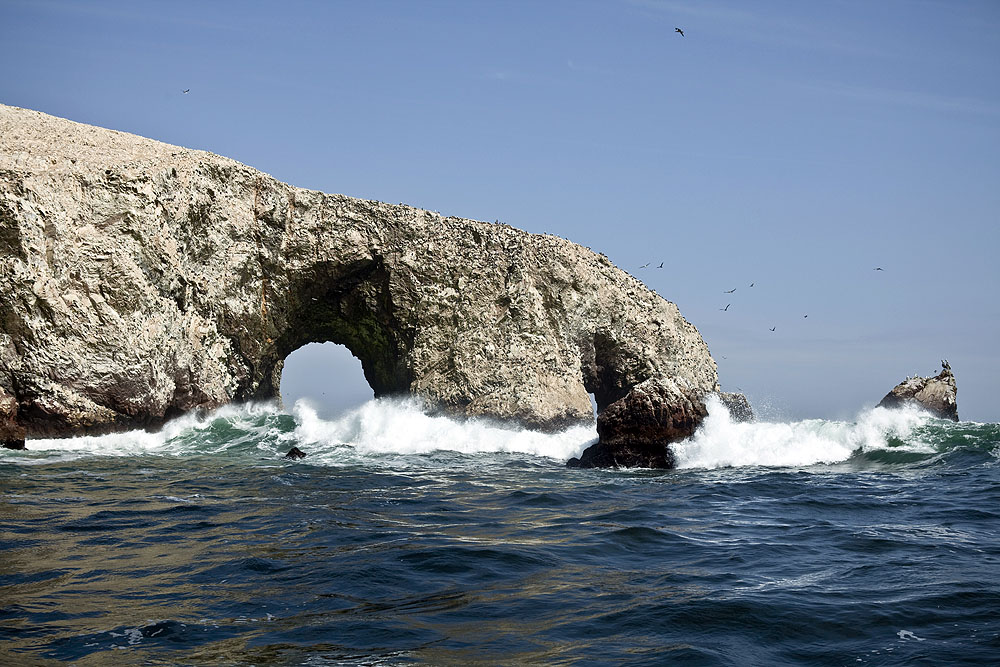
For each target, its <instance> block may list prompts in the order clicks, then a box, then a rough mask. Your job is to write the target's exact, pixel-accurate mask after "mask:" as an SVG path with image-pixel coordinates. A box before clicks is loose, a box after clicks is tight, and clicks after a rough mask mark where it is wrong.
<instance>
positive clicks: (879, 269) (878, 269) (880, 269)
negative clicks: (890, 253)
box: [873, 266, 885, 271]
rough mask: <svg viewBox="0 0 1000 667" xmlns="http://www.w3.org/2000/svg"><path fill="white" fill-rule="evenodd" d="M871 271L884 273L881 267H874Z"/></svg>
mask: <svg viewBox="0 0 1000 667" xmlns="http://www.w3.org/2000/svg"><path fill="white" fill-rule="evenodd" d="M873 270H874V271H884V270H885V269H883V268H882V267H881V266H876V267H875V268H874V269H873Z"/></svg>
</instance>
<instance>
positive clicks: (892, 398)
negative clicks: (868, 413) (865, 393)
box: [877, 361, 958, 421]
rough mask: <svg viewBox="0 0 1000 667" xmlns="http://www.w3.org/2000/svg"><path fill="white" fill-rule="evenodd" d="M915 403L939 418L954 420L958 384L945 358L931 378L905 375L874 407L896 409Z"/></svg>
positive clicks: (956, 411) (956, 416) (956, 418)
mask: <svg viewBox="0 0 1000 667" xmlns="http://www.w3.org/2000/svg"><path fill="white" fill-rule="evenodd" d="M908 404H912V405H918V406H920V407H921V408H923V409H924V410H926V411H927V412H929V413H931V414H932V415H934V416H935V417H938V418H940V419H951V420H952V421H958V385H957V384H956V383H955V376H954V374H953V373H952V372H951V365H950V364H949V363H948V362H947V361H942V362H941V372H940V373H938V374H937V375H936V376H935V377H929V378H925V377H916V376H915V377H911V378H906V379H905V380H903V381H902V382H900V383H899V384H897V385H896V386H895V387H893V389H892V391H890V392H889V393H888V394H886V395H885V398H883V399H882V400H881V401H879V404H878V406H877V407H880V408H898V407H902V406H904V405H908Z"/></svg>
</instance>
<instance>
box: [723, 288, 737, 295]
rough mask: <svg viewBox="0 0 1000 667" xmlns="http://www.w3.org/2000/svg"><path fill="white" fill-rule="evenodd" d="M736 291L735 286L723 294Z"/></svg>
mask: <svg viewBox="0 0 1000 667" xmlns="http://www.w3.org/2000/svg"><path fill="white" fill-rule="evenodd" d="M735 291H736V288H735V287H734V288H733V289H730V290H726V291H725V292H723V294H732V293H733V292H735Z"/></svg>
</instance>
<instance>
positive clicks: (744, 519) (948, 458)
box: [0, 402, 1000, 665]
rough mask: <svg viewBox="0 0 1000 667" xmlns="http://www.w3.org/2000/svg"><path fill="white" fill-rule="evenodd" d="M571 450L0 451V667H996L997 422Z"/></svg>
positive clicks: (919, 421) (207, 443)
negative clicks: (617, 462) (605, 457)
mask: <svg viewBox="0 0 1000 667" xmlns="http://www.w3.org/2000/svg"><path fill="white" fill-rule="evenodd" d="M593 438H594V433H593V432H592V430H590V429H577V430H573V431H568V432H566V433H563V434H558V435H554V436H553V435H542V434H538V433H532V432H527V431H510V430H504V429H502V428H499V427H497V426H491V425H489V424H481V423H464V424H460V423H456V422H453V421H450V420H447V419H444V418H440V417H438V418H434V417H427V416H424V415H423V414H421V413H420V412H419V410H417V409H415V408H414V407H413V406H410V405H407V404H400V403H391V402H372V403H369V404H367V405H366V406H363V407H362V408H360V409H359V410H357V411H355V412H353V413H351V414H349V415H346V416H344V417H342V418H341V419H339V420H335V421H324V420H322V419H320V418H319V417H317V416H316V414H315V413H313V412H312V411H311V410H309V409H308V408H307V407H305V406H303V405H299V406H297V407H296V409H295V410H294V411H293V412H292V414H283V413H281V412H278V411H277V410H276V409H275V408H273V407H267V406H256V407H254V406H248V407H243V408H239V409H235V408H233V409H227V410H223V411H220V412H219V413H216V414H215V415H212V416H209V417H207V418H204V419H201V420H197V419H193V418H186V419H183V420H179V421H177V422H174V423H172V424H170V425H169V426H168V427H167V428H166V429H164V431H163V432H162V433H159V434H146V433H133V434H120V435H115V436H106V437H102V438H78V439H74V440H53V441H31V442H29V443H28V444H29V447H30V448H31V451H29V452H8V451H2V452H0V526H2V528H0V530H2V532H3V540H2V543H0V663H3V664H5V665H6V664H13V665H17V664H32V665H33V664H45V663H46V662H48V661H51V662H53V663H56V662H73V663H76V664H80V665H105V664H257V665H264V664H309V665H326V664H406V663H413V662H427V663H433V664H441V663H445V664H518V663H536V664H603V663H611V662H626V663H629V664H673V663H678V664H693V665H701V664H704V665H797V664H830V665H864V664H869V665H894V664H906V665H944V664H951V665H955V664H984V665H987V664H997V663H998V661H1000V660H998V658H1000V522H998V518H1000V467H998V463H1000V461H998V457H1000V426H998V425H996V424H975V423H965V422H963V423H958V424H952V423H950V422H943V421H939V420H934V419H930V418H928V417H926V416H922V415H919V414H918V413H915V412H888V411H884V410H881V409H876V410H870V411H865V412H863V413H862V414H861V415H859V416H858V418H857V420H856V421H855V422H852V423H845V422H827V421H821V420H815V421H806V422H795V423H784V424H771V423H758V424H732V423H730V422H729V420H728V419H727V418H726V415H725V414H724V411H722V410H720V409H719V406H718V405H715V406H713V409H712V414H711V416H710V417H709V420H708V423H706V425H705V427H704V428H703V429H702V431H700V432H699V434H697V435H696V436H695V437H694V438H692V439H691V441H689V442H687V443H684V444H683V445H681V446H679V447H678V460H679V461H680V464H681V466H682V468H680V469H678V470H674V471H649V470H631V471H587V470H570V469H566V468H565V467H564V462H565V460H566V459H567V458H569V457H570V456H573V455H575V454H578V453H579V452H580V451H581V450H582V449H583V447H584V446H586V445H587V444H589V441H591V440H592V439H593ZM292 445H297V446H299V447H300V448H302V449H304V450H306V451H307V452H309V454H310V455H309V457H308V458H306V459H304V460H303V461H298V462H293V461H286V460H283V459H281V458H280V454H282V453H284V452H285V451H287V449H288V448H289V447H291V446H292Z"/></svg>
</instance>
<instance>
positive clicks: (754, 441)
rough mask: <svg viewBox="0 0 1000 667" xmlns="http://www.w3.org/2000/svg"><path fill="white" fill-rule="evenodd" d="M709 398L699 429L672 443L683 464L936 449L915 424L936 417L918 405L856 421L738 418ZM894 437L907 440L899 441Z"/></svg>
mask: <svg viewBox="0 0 1000 667" xmlns="http://www.w3.org/2000/svg"><path fill="white" fill-rule="evenodd" d="M707 404H708V417H707V418H706V419H705V421H704V422H703V423H702V425H701V426H700V427H699V428H698V430H697V431H696V432H695V434H694V435H693V436H692V437H690V438H688V439H687V440H684V441H682V442H679V443H676V444H674V445H673V446H672V447H673V450H674V455H675V456H676V458H677V467H678V468H725V467H735V466H776V467H795V466H808V465H815V464H821V463H839V462H841V461H846V460H847V459H849V458H850V457H851V455H852V454H853V453H854V452H855V451H857V450H859V449H860V450H861V451H863V452H867V451H873V450H877V449H887V448H889V447H890V446H892V448H893V449H895V450H897V451H907V452H920V453H933V452H934V451H935V450H934V448H933V447H932V446H931V445H928V444H926V443H923V442H920V441H919V440H916V439H915V438H914V430H915V429H916V428H917V427H919V426H922V425H924V424H926V423H927V422H928V420H930V419H931V417H929V416H928V415H927V414H925V413H923V412H920V411H919V410H916V409H912V408H907V409H903V410H886V409H885V408H873V409H870V410H865V411H863V412H861V414H859V415H858V417H857V421H855V422H854V423H850V422H838V421H827V420H824V419H807V420H804V421H798V422H786V423H773V422H750V423H735V422H733V421H732V420H731V419H730V418H729V413H728V412H727V410H726V408H725V406H724V405H723V404H722V402H721V401H720V400H719V399H718V398H717V397H715V396H710V397H709V399H708V401H707ZM890 439H894V440H897V441H905V443H906V444H905V445H904V444H902V442H900V443H899V444H896V445H894V446H893V445H892V444H891V443H890Z"/></svg>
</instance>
